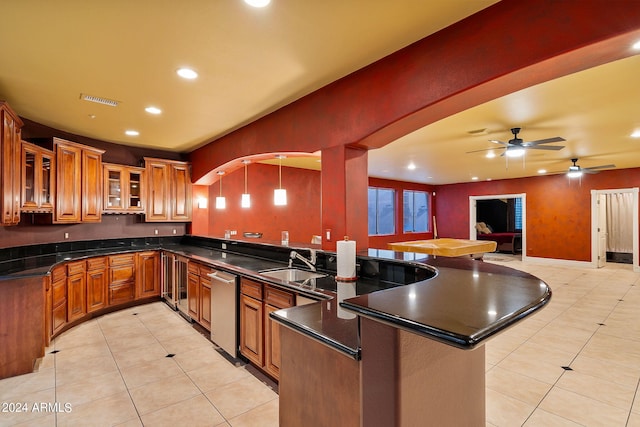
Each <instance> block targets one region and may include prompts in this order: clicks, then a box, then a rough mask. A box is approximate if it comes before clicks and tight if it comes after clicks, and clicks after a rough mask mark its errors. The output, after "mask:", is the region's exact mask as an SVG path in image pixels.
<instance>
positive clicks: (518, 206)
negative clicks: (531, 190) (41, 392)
mask: <svg viewBox="0 0 640 427" xmlns="http://www.w3.org/2000/svg"><path fill="white" fill-rule="evenodd" d="M513 212H514V214H515V217H516V220H515V226H516V230H522V198H520V197H518V198H516V199H515V203H514V207H513Z"/></svg>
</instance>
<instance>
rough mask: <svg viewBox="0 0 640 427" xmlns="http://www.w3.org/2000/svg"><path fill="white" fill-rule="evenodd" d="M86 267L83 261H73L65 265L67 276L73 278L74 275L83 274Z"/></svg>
mask: <svg viewBox="0 0 640 427" xmlns="http://www.w3.org/2000/svg"><path fill="white" fill-rule="evenodd" d="M86 268H87V265H86V263H85V261H84V260H83V261H74V262H70V263H68V264H67V274H68V275H69V276H73V275H74V274H82V273H84V272H85V270H86Z"/></svg>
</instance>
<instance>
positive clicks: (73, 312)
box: [67, 272, 87, 322]
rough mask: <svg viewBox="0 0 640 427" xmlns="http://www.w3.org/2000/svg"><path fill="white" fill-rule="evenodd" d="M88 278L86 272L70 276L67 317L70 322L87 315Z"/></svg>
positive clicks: (68, 280) (68, 281)
mask: <svg viewBox="0 0 640 427" xmlns="http://www.w3.org/2000/svg"><path fill="white" fill-rule="evenodd" d="M86 292H87V286H86V277H85V274H84V272H82V273H79V274H74V275H72V276H69V278H68V279H67V316H68V320H69V322H73V321H74V320H76V319H80V318H81V317H83V316H84V315H85V314H87V308H86V305H87V304H86V296H85V295H86Z"/></svg>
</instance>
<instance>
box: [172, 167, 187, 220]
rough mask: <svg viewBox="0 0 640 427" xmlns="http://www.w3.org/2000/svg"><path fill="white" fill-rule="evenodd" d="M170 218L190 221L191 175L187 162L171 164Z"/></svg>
mask: <svg viewBox="0 0 640 427" xmlns="http://www.w3.org/2000/svg"><path fill="white" fill-rule="evenodd" d="M171 190H172V194H171V214H170V216H171V219H172V220H174V221H191V208H192V206H191V177H190V173H189V165H188V164H171Z"/></svg>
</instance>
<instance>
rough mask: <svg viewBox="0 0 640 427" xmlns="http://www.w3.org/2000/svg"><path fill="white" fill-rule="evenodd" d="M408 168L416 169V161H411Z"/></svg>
mask: <svg viewBox="0 0 640 427" xmlns="http://www.w3.org/2000/svg"><path fill="white" fill-rule="evenodd" d="M407 169H409V170H410V171H412V170H415V169H416V165H415V163H413V162H411V163H409V166H407Z"/></svg>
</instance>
